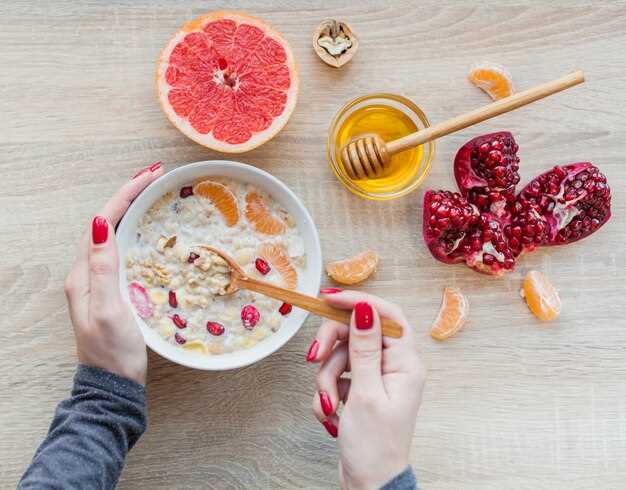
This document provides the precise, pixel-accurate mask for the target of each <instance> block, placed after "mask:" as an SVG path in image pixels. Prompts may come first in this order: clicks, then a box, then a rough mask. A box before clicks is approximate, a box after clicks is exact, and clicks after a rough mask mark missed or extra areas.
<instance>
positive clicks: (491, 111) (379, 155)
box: [341, 71, 585, 179]
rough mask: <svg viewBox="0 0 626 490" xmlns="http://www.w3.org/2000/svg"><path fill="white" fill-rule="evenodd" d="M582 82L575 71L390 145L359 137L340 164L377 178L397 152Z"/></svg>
mask: <svg viewBox="0 0 626 490" xmlns="http://www.w3.org/2000/svg"><path fill="white" fill-rule="evenodd" d="M584 81H585V75H584V73H583V72H582V71H575V72H573V73H570V74H569V75H565V76H564V77H561V78H557V79H556V80H552V81H551V82H547V83H543V84H541V85H537V86H536V87H533V88H530V89H528V90H524V91H523V92H518V93H516V94H513V95H509V96H508V97H505V98H503V99H500V100H497V101H495V102H492V103H491V104H487V105H486V106H483V107H480V108H478V109H475V110H473V111H471V112H468V113H466V114H462V115H460V116H456V117H453V118H452V119H449V120H447V121H445V122H442V123H439V124H435V125H434V126H430V127H428V128H425V129H422V130H420V131H417V132H415V133H411V134H408V135H406V136H403V137H402V138H398V139H396V140H393V141H389V142H385V141H384V140H383V139H382V138H381V137H380V136H379V135H377V134H366V135H361V136H358V137H356V138H353V139H352V141H350V142H348V143H346V144H345V145H344V146H343V148H342V149H341V162H342V163H343V166H344V169H345V171H346V173H347V174H348V177H350V178H351V179H372V178H379V177H381V176H382V174H383V172H384V171H385V169H386V168H387V167H388V166H389V163H390V162H391V157H392V155H395V154H396V153H400V152H402V151H405V150H408V149H409V148H415V147H416V146H419V145H422V144H424V143H428V142H429V141H433V140H435V139H437V138H440V137H441V136H445V135H447V134H450V133H454V132H456V131H459V130H461V129H464V128H467V127H469V126H473V125H474V124H478V123H479V122H482V121H485V120H487V119H491V118H492V117H496V116H499V115H500V114H504V113H506V112H510V111H514V110H515V109H518V108H520V107H523V106H525V105H528V104H530V103H532V102H535V101H536V100H539V99H543V98H544V97H548V96H549V95H552V94H556V93H557V92H560V91H562V90H566V89H568V88H570V87H573V86H575V85H578V84H580V83H583V82H584Z"/></svg>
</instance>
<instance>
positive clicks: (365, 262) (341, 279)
mask: <svg viewBox="0 0 626 490" xmlns="http://www.w3.org/2000/svg"><path fill="white" fill-rule="evenodd" d="M377 266H378V254H377V253H376V252H374V251H373V250H366V251H365V252H361V253H360V254H358V255H355V256H354V257H350V258H348V259H344V260H338V261H336V262H329V263H328V264H326V272H327V273H328V275H329V276H330V277H332V278H333V279H334V280H335V281H336V282H338V283H340V284H357V283H359V282H363V281H365V279H367V278H368V277H370V276H371V275H372V274H373V273H374V272H375V271H376V267H377Z"/></svg>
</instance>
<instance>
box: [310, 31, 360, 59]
mask: <svg viewBox="0 0 626 490" xmlns="http://www.w3.org/2000/svg"><path fill="white" fill-rule="evenodd" d="M358 47H359V41H358V40H357V38H356V35H355V34H354V33H353V32H352V29H350V26H349V25H348V24H346V23H345V22H339V21H336V20H334V19H327V20H325V21H323V22H322V23H321V24H320V25H319V26H317V29H315V32H314V33H313V49H314V50H315V52H316V53H317V55H318V56H319V57H320V58H321V59H322V61H323V62H324V63H326V64H327V65H330V66H332V67H334V68H339V67H341V66H343V65H345V64H346V63H347V62H348V61H350V60H351V59H352V57H353V56H354V54H355V53H356V50H357V48H358Z"/></svg>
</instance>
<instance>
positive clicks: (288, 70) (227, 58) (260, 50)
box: [157, 11, 299, 153]
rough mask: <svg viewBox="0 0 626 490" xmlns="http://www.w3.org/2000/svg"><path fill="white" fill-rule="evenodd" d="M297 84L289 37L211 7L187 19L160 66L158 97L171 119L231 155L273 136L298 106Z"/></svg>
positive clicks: (189, 133)
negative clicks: (205, 12)
mask: <svg viewBox="0 0 626 490" xmlns="http://www.w3.org/2000/svg"><path fill="white" fill-rule="evenodd" d="M298 84H299V78H298V68H297V65H296V62H295V58H294V56H293V53H292V51H291V48H290V46H289V44H288V43H287V41H286V40H285V39H284V38H283V37H282V35H281V34H280V33H278V32H277V31H275V30H274V29H273V28H272V27H270V26H269V25H268V24H266V23H265V22H263V21H262V20H260V19H256V18H254V17H251V16H249V15H246V14H243V13H240V12H230V11H219V12H212V13H209V14H206V15H203V16H201V17H198V18H196V19H194V20H192V21H191V22H189V23H187V24H185V25H184V26H183V27H182V29H180V30H179V31H178V32H177V33H176V34H175V35H174V36H173V37H172V39H171V40H170V41H169V42H168V44H167V46H166V47H165V49H164V50H163V53H162V54H161V58H160V59H159V64H158V68H157V87H158V93H159V101H160V103H161V107H162V108H163V110H164V112H165V114H166V115H167V117H168V118H169V120H170V121H171V122H172V124H174V126H176V127H177V128H178V129H179V130H180V131H181V132H183V133H184V134H185V135H187V136H188V137H189V138H191V139H192V140H194V141H196V142H197V143H200V144H201V145H204V146H206V147H208V148H211V149H214V150H217V151H221V152H226V153H241V152H244V151H248V150H251V149H253V148H256V147H257V146H259V145H261V144H263V143H265V142H266V141H268V140H269V139H271V138H272V137H274V136H275V135H276V134H277V133H278V132H279V131H280V130H281V129H282V128H283V126H284V125H285V124H286V123H287V120H288V119H289V116H290V115H291V113H292V112H293V109H294V107H295V105H296V99H297V97H298Z"/></svg>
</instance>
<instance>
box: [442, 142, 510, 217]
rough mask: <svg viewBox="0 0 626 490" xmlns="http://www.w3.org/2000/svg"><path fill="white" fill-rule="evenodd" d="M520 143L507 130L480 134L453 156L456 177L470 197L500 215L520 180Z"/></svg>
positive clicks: (482, 210)
mask: <svg viewBox="0 0 626 490" xmlns="http://www.w3.org/2000/svg"><path fill="white" fill-rule="evenodd" d="M517 150H518V146H517V143H515V139H514V138H513V135H512V134H511V133H509V132H508V131H502V132H499V133H491V134H486V135H483V136H478V137H477V138H474V139H473V140H470V141H468V142H467V143H465V144H464V145H463V146H462V147H461V149H460V150H459V151H458V152H457V154H456V157H455V159H454V177H455V179H456V183H457V185H458V187H459V190H460V191H461V194H462V195H463V196H464V197H466V198H467V200H468V201H469V202H470V203H472V204H474V205H475V206H476V207H477V208H478V209H479V211H481V212H485V211H488V212H490V213H492V214H494V215H495V216H497V217H501V216H503V215H505V214H506V213H507V210H506V208H507V205H508V204H509V203H511V202H513V201H514V200H515V186H516V185H517V184H518V183H519V181H520V176H519V173H518V170H519V157H518V156H517Z"/></svg>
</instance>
